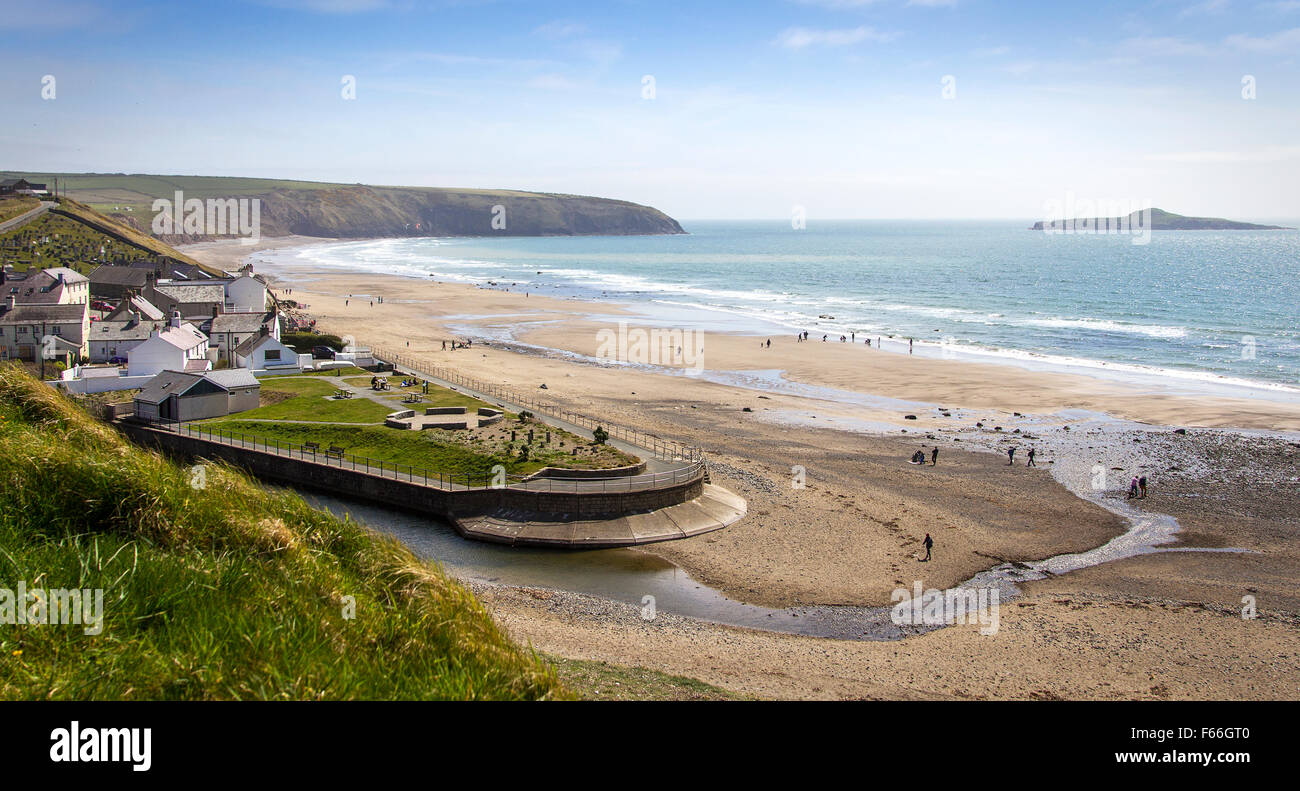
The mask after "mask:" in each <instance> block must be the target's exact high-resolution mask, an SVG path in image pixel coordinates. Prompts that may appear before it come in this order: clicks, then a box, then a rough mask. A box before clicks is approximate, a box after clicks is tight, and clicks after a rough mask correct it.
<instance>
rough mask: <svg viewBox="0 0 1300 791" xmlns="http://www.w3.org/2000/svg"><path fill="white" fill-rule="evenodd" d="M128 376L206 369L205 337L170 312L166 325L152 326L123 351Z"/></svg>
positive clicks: (208, 362)
mask: <svg viewBox="0 0 1300 791" xmlns="http://www.w3.org/2000/svg"><path fill="white" fill-rule="evenodd" d="M126 361H127V362H126V366H127V375H128V376H152V375H154V374H158V373H161V372H163V371H192V372H193V371H199V372H201V371H206V370H208V369H209V368H211V367H212V363H211V362H210V361H209V360H208V337H207V336H206V335H204V334H203V333H202V332H200V331H199V328H198V327H195V326H194V325H193V324H191V323H189V322H188V321H182V320H181V315H180V313H177V312H173V313H172V316H171V319H170V320H169V321H168V324H167V326H166V327H164V328H163V329H161V330H155V331H154V332H152V333H151V334H150V335H149V337H148V338H146V339H145V340H144V341H142V342H140V343H139V344H137V345H135V346H134V347H133V348H131V349H129V350H128V351H127V354H126Z"/></svg>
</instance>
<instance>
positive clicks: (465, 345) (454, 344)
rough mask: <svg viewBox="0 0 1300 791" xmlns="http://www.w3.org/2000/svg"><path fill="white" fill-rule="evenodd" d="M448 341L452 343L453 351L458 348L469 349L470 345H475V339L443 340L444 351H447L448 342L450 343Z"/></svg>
mask: <svg viewBox="0 0 1300 791" xmlns="http://www.w3.org/2000/svg"><path fill="white" fill-rule="evenodd" d="M448 343H450V344H451V350H452V351H456V350H457V349H468V348H469V347H471V346H473V345H474V341H473V340H468V341H443V342H442V350H443V351H444V352H445V351H447V344H448Z"/></svg>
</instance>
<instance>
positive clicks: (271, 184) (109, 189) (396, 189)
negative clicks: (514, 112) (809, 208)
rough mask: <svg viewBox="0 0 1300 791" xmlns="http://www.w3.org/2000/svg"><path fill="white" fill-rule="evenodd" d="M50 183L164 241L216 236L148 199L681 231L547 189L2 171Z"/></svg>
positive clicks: (329, 215) (398, 223)
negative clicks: (178, 221)
mask: <svg viewBox="0 0 1300 791" xmlns="http://www.w3.org/2000/svg"><path fill="white" fill-rule="evenodd" d="M10 176H12V177H15V178H25V179H28V180H34V181H39V182H42V183H49V184H50V185H51V187H53V186H54V185H56V184H57V186H58V188H59V191H60V193H61V194H64V195H66V196H67V197H70V198H72V199H74V200H77V201H80V202H81V203H83V204H86V205H87V206H89V207H91V208H92V209H94V210H95V211H98V212H100V213H101V214H103V215H107V216H108V217H111V218H112V219H113V220H115V221H117V222H119V223H122V224H123V225H127V226H129V227H131V228H133V229H135V230H137V231H140V232H142V233H144V234H147V235H151V236H153V237H154V238H156V239H159V240H161V241H164V242H167V243H169V244H189V243H193V242H201V241H207V240H209V239H216V238H221V237H220V236H211V235H203V234H196V233H172V232H170V231H166V232H160V231H158V229H156V228H154V227H153V219H154V217H155V214H157V212H156V211H155V210H154V208H153V205H154V201H155V200H159V199H162V200H165V201H167V202H168V205H169V206H170V205H171V204H172V203H174V202H175V199H176V197H177V193H181V195H182V196H183V198H184V199H185V200H186V201H189V200H190V199H194V198H197V199H200V200H221V201H228V200H230V199H244V198H247V199H253V198H256V199H258V200H259V201H260V216H259V221H260V234H261V235H262V236H289V235H292V234H299V235H303V236H321V237H331V238H345V239H347V238H373V237H394V236H597V235H604V236H633V235H651V234H680V233H685V231H684V230H682V226H681V225H679V224H678V223H677V221H676V220H674V219H673V218H672V217H669V216H668V215H667V214H664V213H663V212H661V211H659V210H658V209H655V208H652V207H650V206H643V205H641V204H637V203H632V202H630V201H624V200H615V199H611V198H597V197H591V196H586V195H567V194H560V193H550V192H523V191H519V190H503V189H466V188H446V187H401V186H386V187H381V186H371V185H365V184H338V183H327V182H313V181H290V180H284V179H262V178H239V177H227V176H155V175H145V174H130V173H27V172H16V171H15V172H6V173H0V177H10Z"/></svg>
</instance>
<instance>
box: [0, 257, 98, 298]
mask: <svg viewBox="0 0 1300 791" xmlns="http://www.w3.org/2000/svg"><path fill="white" fill-rule="evenodd" d="M5 296H9V297H13V298H14V300H15V302H16V303H17V304H19V305H71V304H76V303H78V302H84V303H89V302H90V281H89V280H88V279H87V278H86V277H85V276H84V275H81V274H78V273H77V272H76V271H75V270H72V269H69V268H68V267H66V266H52V267H49V268H48V269H29V270H27V271H26V272H15V271H13V269H12V268H9V267H6V268H4V269H0V297H5Z"/></svg>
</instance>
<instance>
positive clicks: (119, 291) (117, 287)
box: [90, 265, 149, 300]
mask: <svg viewBox="0 0 1300 791" xmlns="http://www.w3.org/2000/svg"><path fill="white" fill-rule="evenodd" d="M148 283H149V270H146V269H136V268H135V267H130V266H108V265H105V266H101V267H98V268H96V269H95V271H93V272H91V273H90V295H91V296H92V297H94V298H95V299H108V300H116V299H122V298H124V297H125V296H126V295H127V294H129V293H131V292H132V291H134V292H136V293H139V292H140V291H141V290H143V289H144V287H145V286H146V285H148Z"/></svg>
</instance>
